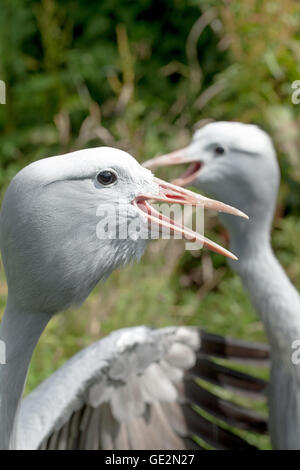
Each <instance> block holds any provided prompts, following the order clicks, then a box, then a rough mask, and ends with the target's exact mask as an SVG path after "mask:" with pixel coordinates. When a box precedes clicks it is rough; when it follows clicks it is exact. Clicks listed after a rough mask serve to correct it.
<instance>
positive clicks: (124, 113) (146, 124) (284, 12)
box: [0, 0, 300, 448]
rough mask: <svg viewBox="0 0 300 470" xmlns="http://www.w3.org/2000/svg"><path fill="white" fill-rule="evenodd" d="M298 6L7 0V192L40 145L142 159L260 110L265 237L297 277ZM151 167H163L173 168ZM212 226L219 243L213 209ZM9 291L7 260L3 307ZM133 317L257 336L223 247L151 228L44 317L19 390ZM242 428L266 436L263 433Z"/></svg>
mask: <svg viewBox="0 0 300 470" xmlns="http://www.w3.org/2000/svg"><path fill="white" fill-rule="evenodd" d="M299 20H300V3H299V2H297V1H293V0H285V2H274V1H273V0H247V2H238V1H231V0H222V1H221V0H220V1H219V0H207V1H206V0H203V1H200V0H139V1H138V2H129V1H124V0H123V1H122V0H101V1H100V0H89V1H86V0H65V1H64V2H59V1H58V0H42V1H35V0H2V1H1V7H0V79H1V80H3V81H5V83H6V104H5V105H0V194H1V197H2V196H3V194H4V191H5V188H6V187H7V185H8V183H9V181H10V179H11V178H12V177H13V176H14V175H15V173H16V172H17V171H18V170H20V169H21V168H22V167H23V166H24V165H26V164H28V163H29V162H31V161H33V160H36V159H40V158H43V157H47V156H51V155H55V154H61V153H65V152H69V151H72V150H75V149H80V148H86V147H91V146H99V145H108V146H115V147H119V148H122V149H124V150H127V151H129V152H130V153H131V154H132V155H134V156H135V157H136V158H137V159H138V160H139V161H143V160H145V159H149V158H151V157H152V156H154V155H157V154H161V153H164V152H168V151H171V150H173V149H176V148H178V147H180V146H184V145H186V144H187V143H188V142H189V140H190V138H191V135H192V133H193V130H195V129H196V128H197V127H200V126H202V125H203V124H205V123H206V122H208V121H209V120H238V121H243V122H251V123H256V124H259V125H260V126H262V127H263V128H264V129H265V130H267V131H268V132H269V133H270V134H271V135H272V137H273V139H274V141H275V145H276V148H277V151H278V157H279V160H280V166H281V171H282V185H281V190H280V195H279V200H278V206H277V214H276V218H275V221H274V231H273V245H274V248H275V251H276V254H277V256H278V257H279V259H280V261H281V263H282V264H283V266H284V268H285V269H286V271H287V273H288V275H289V277H290V279H291V280H292V282H293V283H294V284H295V285H296V287H297V288H298V289H299V288H300V263H299V259H300V243H299V235H300V220H299V214H300V158H299V155H300V133H299V127H300V104H299V105H296V104H293V103H292V100H291V97H292V93H293V91H294V90H293V89H292V82H293V81H294V80H299V79H300V21H299ZM159 174H160V175H161V176H162V177H164V178H167V179H170V178H171V177H172V176H174V175H175V174H176V175H178V169H176V168H172V169H166V170H164V169H163V170H161V171H160V173H159ZM206 235H207V236H209V237H210V238H212V239H213V240H215V241H217V242H219V243H221V244H225V245H226V243H227V236H226V233H225V231H224V230H223V228H222V227H221V226H220V225H219V224H218V221H217V218H216V217H215V216H211V215H209V214H208V215H207V220H206ZM6 295H7V287H6V283H5V276H4V273H3V268H2V267H1V269H0V312H1V313H0V316H1V314H2V313H3V310H4V307H5V302H6ZM137 324H148V325H154V326H163V325H170V324H188V325H193V324H195V325H202V326H203V327H205V328H206V329H207V330H209V331H212V332H216V333H221V334H228V335H231V336H235V337H240V338H245V339H248V340H258V341H265V336H264V332H263V328H262V325H261V323H260V321H259V319H258V317H257V315H256V314H255V312H254V310H253V309H252V307H251V306H250V303H249V301H248V299H247V296H246V295H245V294H244V292H243V289H242V286H241V282H240V280H239V279H238V278H237V277H236V276H235V275H234V274H233V273H231V271H230V270H229V269H228V268H227V265H226V261H225V259H224V258H223V257H221V256H218V255H215V254H212V253H209V252H208V251H206V250H205V251H203V252H202V251H201V252H187V251H185V250H184V243H183V242H181V241H179V240H177V241H172V242H166V241H157V242H153V243H152V244H151V245H150V246H149V248H148V250H147V253H146V255H145V257H144V258H143V260H142V262H141V263H140V264H138V265H135V266H129V267H127V268H126V269H123V270H120V271H118V272H115V273H114V274H113V275H112V276H111V278H110V279H109V280H108V282H106V283H105V284H104V285H102V286H100V288H96V289H95V291H94V292H93V294H92V295H91V296H90V298H89V299H88V301H87V302H86V303H85V304H84V306H83V307H81V308H80V309H79V310H77V311H70V312H68V313H67V314H65V315H57V316H56V317H55V318H54V319H53V320H52V321H51V323H50V324H49V326H48V328H47V330H46V332H45V333H44V334H43V336H42V338H41V340H40V343H39V345H38V348H37V349H36V352H35V355H34V358H33V362H32V365H31V369H30V374H29V380H28V383H27V390H26V392H28V391H30V390H31V389H32V388H33V387H35V386H36V385H37V384H38V383H39V382H40V381H41V380H43V379H44V378H46V377H47V376H48V375H49V374H50V373H51V372H53V371H54V370H55V369H56V368H57V367H59V366H60V365H61V364H62V363H63V362H65V360H66V359H67V358H69V357H70V356H71V355H73V354H74V353H75V352H76V351H78V350H79V349H81V348H83V347H84V346H86V345H88V344H90V343H91V342H94V341H95V340H97V339H98V338H99V337H101V336H103V335H106V334H108V333H109V332H110V331H112V330H114V329H117V328H120V327H125V326H133V325H137ZM255 373H257V371H255ZM262 374H263V376H265V374H266V373H265V372H264V371H263V372H262ZM249 439H250V440H251V442H254V443H256V444H257V445H259V446H260V447H262V448H268V446H269V443H268V439H267V438H256V437H255V436H252V437H251V438H249Z"/></svg>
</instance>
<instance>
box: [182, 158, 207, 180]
mask: <svg viewBox="0 0 300 470" xmlns="http://www.w3.org/2000/svg"><path fill="white" fill-rule="evenodd" d="M201 166H202V165H201V163H199V162H195V163H192V164H191V165H190V166H189V167H188V169H187V170H186V171H185V172H184V173H183V174H182V175H181V176H179V178H178V179H183V178H187V177H188V176H191V175H192V174H193V173H196V171H198V170H200V168H201Z"/></svg>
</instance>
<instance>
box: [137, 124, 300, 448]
mask: <svg viewBox="0 0 300 470" xmlns="http://www.w3.org/2000/svg"><path fill="white" fill-rule="evenodd" d="M180 163H181V164H184V163H189V167H188V169H187V170H186V172H185V173H184V174H183V175H182V176H179V178H177V179H176V180H174V183H175V182H176V184H178V185H180V186H195V187H196V188H198V189H201V190H205V191H207V192H208V193H209V194H211V195H213V196H214V197H220V198H222V199H223V200H224V201H226V203H227V204H236V205H238V206H239V207H240V208H242V210H244V211H246V212H247V214H249V218H250V220H249V221H247V223H245V222H244V221H238V222H236V221H235V220H234V219H233V218H232V217H231V216H226V215H224V216H223V215H220V216H219V217H220V219H221V222H222V223H223V225H224V226H225V227H226V228H227V229H228V232H229V238H230V247H231V249H232V250H235V252H236V253H237V256H238V258H239V260H238V261H237V262H236V263H232V262H231V263H230V266H231V268H232V269H233V270H234V271H235V272H236V273H237V274H238V275H239V276H240V277H241V279H242V282H243V285H244V287H245V289H246V291H247V292H248V294H249V296H250V299H251V301H252V304H253V306H254V308H256V310H257V311H258V313H259V314H260V316H261V318H262V321H263V324H264V327H265V330H266V334H267V337H268V340H269V343H270V345H271V378H270V384H269V388H268V397H269V431H270V434H271V438H272V443H273V446H274V447H275V448H277V449H299V448H300V441H299V437H298V436H299V434H300V393H299V391H300V368H299V365H298V363H293V361H292V356H293V348H294V345H295V344H297V341H298V339H299V337H300V296H299V293H298V292H297V290H296V289H295V287H294V286H293V284H292V283H291V282H290V281H289V279H288V277H287V275H286V273H285V272H284V270H283V269H282V267H281V265H280V264H279V262H278V260H277V258H276V256H275V254H274V252H273V250H272V246H271V227H272V222H273V217H274V211H275V207H276V200H277V192H278V187H279V180H280V174H279V167H278V164H277V158H276V153H275V150H274V147H273V144H272V141H271V139H270V137H269V136H268V135H267V134H266V133H265V132H264V131H262V130H261V129H259V128H258V127H257V126H254V125H250V124H242V123H238V122H215V123H211V124H208V125H207V126H205V127H204V128H203V129H200V130H198V131H197V132H196V133H195V134H194V137H193V140H192V143H191V144H190V145H189V146H188V147H186V148H183V149H181V150H177V151H175V152H173V153H170V154H169V155H164V156H162V157H158V158H154V159H153V160H149V161H148V162H146V163H145V167H147V168H157V167H159V166H167V165H177V164H180Z"/></svg>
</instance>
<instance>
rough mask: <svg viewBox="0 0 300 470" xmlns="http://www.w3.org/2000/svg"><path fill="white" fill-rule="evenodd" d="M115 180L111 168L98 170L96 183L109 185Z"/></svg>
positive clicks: (114, 174)
mask: <svg viewBox="0 0 300 470" xmlns="http://www.w3.org/2000/svg"><path fill="white" fill-rule="evenodd" d="M116 180H117V175H116V173H115V172H114V171H112V170H103V171H100V172H99V173H98V175H97V181H98V183H100V184H102V185H103V186H109V185H110V184H113V183H114V182H115V181H116Z"/></svg>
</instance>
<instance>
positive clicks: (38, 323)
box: [0, 147, 268, 449]
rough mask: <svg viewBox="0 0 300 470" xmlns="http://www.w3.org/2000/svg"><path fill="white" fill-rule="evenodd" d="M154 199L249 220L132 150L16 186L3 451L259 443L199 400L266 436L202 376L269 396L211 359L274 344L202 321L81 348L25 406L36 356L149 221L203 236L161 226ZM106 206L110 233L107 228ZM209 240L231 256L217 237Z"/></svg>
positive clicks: (20, 178) (131, 250)
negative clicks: (208, 330)
mask: <svg viewBox="0 0 300 470" xmlns="http://www.w3.org/2000/svg"><path fill="white" fill-rule="evenodd" d="M147 199H152V200H153V199H154V200H159V201H165V202H174V200H176V202H177V203H181V204H193V205H202V206H203V205H204V206H205V205H206V204H208V205H209V207H211V208H213V207H215V208H220V207H221V208H222V210H224V211H227V212H229V213H231V214H232V213H237V214H238V215H241V213H240V212H238V211H236V210H235V209H233V208H232V207H227V206H224V205H223V204H221V203H219V202H217V201H212V200H208V199H207V198H204V197H203V196H201V195H194V194H193V193H191V192H187V191H185V190H183V189H181V188H175V187H174V186H171V185H168V184H167V183H166V182H163V181H161V180H157V179H156V178H154V177H153V175H152V173H151V172H150V171H148V170H146V169H144V168H142V167H141V166H140V165H139V164H138V163H137V162H136V161H135V160H134V159H133V157H131V156H130V155H128V154H126V153H125V152H122V151H120V150H116V149H112V148H105V147H102V148H95V149H88V150H83V151H78V152H74V153H73V154H68V155H63V156H57V157H51V158H48V159H44V160H39V161H37V162H35V163H33V164H31V165H29V166H28V167H26V168H25V169H23V170H22V171H21V172H20V173H18V174H17V175H16V177H15V178H14V179H13V180H12V182H11V183H10V185H9V187H8V189H7V192H6V194H5V197H4V200H3V204H2V208H1V213H0V246H1V251H2V258H3V264H4V268H5V272H6V277H7V282H8V300H7V305H6V309H5V313H4V317H3V320H2V323H1V325H0V339H1V340H2V341H4V342H5V344H6V364H3V365H1V366H0V449H18V448H23V449H37V448H53V449H55V448H69V449H77V448H82V449H87V448H93V449H94V448H102V449H103V448H105V449H109V448H125V449H126V448H131V449H134V448H156V446H163V448H168V449H174V448H194V447H197V448H199V447H200V445H198V444H196V443H195V441H194V440H193V439H192V438H193V436H195V435H196V436H199V437H201V436H203V438H204V439H206V441H207V442H209V443H210V444H211V445H213V446H215V447H217V448H251V446H250V445H249V444H248V443H247V442H245V441H244V440H243V439H241V438H239V437H238V436H236V435H235V434H234V433H231V432H230V431H226V430H225V429H223V428H222V427H219V426H217V425H216V424H213V423H211V422H210V421H207V420H206V419H204V418H202V417H201V416H200V415H199V414H197V413H196V412H195V411H194V409H193V405H194V404H196V405H198V406H203V408H204V409H206V410H210V412H211V413H212V414H213V415H214V416H217V417H218V418H221V419H223V420H224V421H225V422H227V423H229V424H232V425H234V426H237V427H239V428H242V429H250V430H256V431H258V432H264V431H265V420H264V419H263V418H262V417H260V416H259V415H257V414H255V413H253V412H251V411H248V410H246V409H243V408H242V407H239V406H237V405H234V404H233V403H230V402H226V400H222V399H219V398H218V397H217V396H215V395H213V394H211V393H209V392H208V391H206V390H204V389H201V387H199V386H196V384H195V381H194V377H205V378H206V380H208V381H211V382H213V383H216V384H221V385H222V384H223V382H224V385H226V384H229V385H230V386H231V387H233V388H236V389H237V390H238V391H239V392H245V391H247V390H248V389H249V387H250V388H252V389H253V394H254V395H258V396H260V395H261V394H262V393H263V390H264V388H265V385H266V384H265V383H264V382H263V381H259V380H256V379H254V378H252V377H249V376H247V375H246V374H241V373H237V372H235V371H231V370H230V369H228V368H226V367H221V366H218V365H216V364H215V363H214V362H213V361H211V360H210V356H213V355H214V354H217V355H218V356H220V357H227V356H228V354H227V348H228V347H229V350H230V354H231V355H233V356H234V357H235V358H237V359H240V356H242V359H243V358H244V357H245V355H246V354H250V356H251V354H252V355H253V358H254V359H255V360H257V361H258V362H260V360H261V359H263V360H264V359H266V358H267V357H268V351H267V350H265V349H264V347H263V346H262V347H261V349H259V350H258V353H257V349H255V350H254V351H251V347H250V349H249V347H248V345H244V344H240V343H238V344H236V343H234V342H233V343H232V342H230V341H229V340H228V341H229V342H228V344H227V342H226V341H225V340H222V341H220V339H219V338H213V337H207V335H205V334H204V333H201V332H198V331H197V330H194V329H193V328H185V329H184V328H170V329H161V330H150V329H148V328H145V327H137V328H132V329H129V330H123V331H118V332H115V333H113V334H111V335H110V336H109V337H108V338H105V339H103V340H100V341H99V342H97V343H95V344H94V345H92V346H90V347H89V348H86V349H84V350H83V351H81V352H80V353H78V354H77V355H75V356H74V357H73V358H72V359H71V360H69V361H68V362H67V363H66V364H65V365H64V366H63V367H62V368H60V369H59V370H58V371H57V372H55V373H54V374H53V375H52V376H51V377H50V378H49V379H47V380H46V381H45V382H43V383H42V384H41V385H40V386H39V387H38V388H37V389H36V390H35V391H34V392H33V393H32V394H31V395H29V396H28V397H27V398H26V399H25V400H24V402H21V398H22V393H23V388H24V384H25V380H26V375H27V371H28V367H29V364H30V360H31V356H32V353H33V350H34V348H35V346H36V343H37V342H38V340H39V337H40V335H41V334H42V332H43V330H44V328H45V327H46V325H47V323H48V322H49V321H50V320H51V318H52V316H53V315H54V314H56V313H57V312H60V311H62V310H66V309H67V308H68V307H70V306H72V305H77V304H80V303H82V302H83V301H84V300H85V299H86V298H87V296H88V295H89V293H90V292H91V290H92V289H93V287H94V286H95V285H96V284H97V282H99V281H101V280H105V279H106V278H107V276H109V274H110V273H111V272H112V271H113V270H114V269H116V268H118V267H121V266H123V265H125V264H127V263H128V262H129V261H131V260H133V259H139V258H140V257H141V255H142V254H143V251H144V249H145V247H146V245H147V242H148V240H149V239H151V237H152V231H151V230H150V228H149V221H154V222H155V225H156V227H158V228H156V230H159V229H160V228H162V226H163V224H164V226H166V224H169V226H170V227H171V229H172V230H173V231H174V230H175V229H176V231H177V232H179V233H181V234H182V235H183V236H187V237H188V238H189V239H190V238H191V234H192V238H194V239H196V240H201V238H200V235H198V234H196V233H194V232H192V231H190V230H189V231H186V228H185V227H184V226H179V225H177V226H176V227H175V228H174V226H173V225H172V223H171V222H168V220H167V218H166V217H164V219H163V221H161V219H160V218H159V217H157V213H155V212H154V211H153V210H152V209H151V206H150V205H149V204H147V202H146V201H147ZM99 208H100V210H99ZM105 208H106V209H107V208H108V211H107V213H106V215H107V217H108V219H107V220H106V222H107V223H108V226H109V227H110V229H109V232H108V235H113V236H112V237H111V236H104V237H103V236H102V237H99V236H98V232H97V227H98V222H99V214H100V213H101V212H103V209H105ZM116 213H118V217H117V218H115V215H116ZM102 216H103V214H102ZM101 220H102V219H101ZM116 224H117V228H120V227H123V226H124V225H125V226H127V225H128V224H129V225H130V226H131V227H132V226H134V227H135V226H137V227H138V229H139V230H142V231H144V232H146V234H147V235H148V237H145V238H143V237H138V236H127V237H126V238H122V239H118V238H116V236H115V234H114V229H115V228H116ZM111 227H113V228H111ZM133 234H134V235H136V234H135V233H133ZM155 235H157V232H156V234H155ZM155 238H156V236H155ZM205 244H206V246H209V247H211V249H214V250H215V251H218V252H220V253H223V254H225V255H227V256H231V257H233V255H231V254H230V253H229V252H227V251H226V250H223V249H222V247H218V246H217V245H216V244H212V243H211V242H210V241H209V240H205ZM245 351H246V353H245ZM205 354H206V355H207V358H206V359H204V358H203V355H205ZM257 355H258V356H257ZM195 387H196V390H195Z"/></svg>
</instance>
